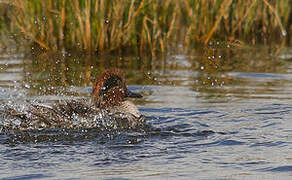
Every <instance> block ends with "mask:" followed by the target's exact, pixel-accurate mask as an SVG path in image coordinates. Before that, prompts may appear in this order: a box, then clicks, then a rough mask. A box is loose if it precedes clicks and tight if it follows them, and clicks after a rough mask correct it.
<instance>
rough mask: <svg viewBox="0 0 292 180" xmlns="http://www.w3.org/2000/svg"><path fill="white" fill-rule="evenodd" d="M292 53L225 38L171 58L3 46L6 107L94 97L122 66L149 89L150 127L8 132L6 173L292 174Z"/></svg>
mask: <svg viewBox="0 0 292 180" xmlns="http://www.w3.org/2000/svg"><path fill="white" fill-rule="evenodd" d="M291 56H292V50H291V49H289V48H287V49H280V50H278V49H271V48H266V47H232V46H230V47H220V46H215V45H210V46H209V47H207V48H202V49H197V50H196V51H195V52H189V53H175V54H169V55H167V56H165V57H164V58H161V59H151V58H147V57H146V58H145V57H144V58H141V57H131V56H122V57H121V56H114V55H108V56H102V57H93V56H92V57H84V56H76V55H73V54H69V53H65V54H57V53H47V54H41V55H39V56H34V57H27V56H25V55H24V54H21V53H19V54H15V53H5V54H2V55H0V102H1V107H3V106H4V105H7V104H10V105H18V106H20V107H21V106H25V103H26V101H37V102H41V103H44V104H51V103H54V102H55V101H56V100H59V99H79V98H82V99H89V98H90V97H89V96H90V91H91V88H90V87H91V83H92V82H93V81H94V79H95V76H96V75H98V74H100V73H101V72H102V71H103V70H104V69H107V68H109V67H113V66H114V67H119V68H120V69H122V70H123V71H124V72H125V74H126V79H127V82H128V84H129V85H130V86H129V88H130V89H131V90H135V91H139V92H141V93H143V94H144V98H143V100H138V101H135V103H136V104H137V105H138V107H139V110H140V111H141V112H142V114H144V115H145V116H146V117H147V119H148V122H149V126H146V127H144V128H143V129H140V130H135V131H125V132H110V133H109V132H106V133H101V132H99V131H97V130H96V129H94V128H93V129H74V130H73V129H66V130H65V129H51V130H48V129H43V130H41V131H35V130H31V131H12V132H8V133H3V132H2V133H1V134H0V154H1V156H0V172H1V175H0V177H1V178H10V179H25V178H27V179H34V178H35V179H41V178H43V179H51V178H53V179H64V178H77V179H96V178H100V179H115V178H118V179H123V178H129V179H145V178H146V179H191V178H193V177H196V178H198V179H275V178H278V177H284V179H287V178H289V176H291V175H292V174H291V163H292V157H291V147H292V138H291V137H292V136H291V135H292V134H291V133H292V130H291V128H290V127H292V126H291V125H292V124H291V121H290V119H291V115H292V106H291V102H292V101H291V100H292V99H291V92H292V91H291V90H292V89H291V87H292V76H291V72H292V71H291V67H292V64H291V60H292V59H291ZM121 59H123V61H121ZM1 122H4V120H3V119H2V121H1Z"/></svg>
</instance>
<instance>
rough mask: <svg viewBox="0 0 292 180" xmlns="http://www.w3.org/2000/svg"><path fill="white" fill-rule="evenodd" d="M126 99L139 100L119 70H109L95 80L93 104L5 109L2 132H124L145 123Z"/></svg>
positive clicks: (32, 105)
mask: <svg viewBox="0 0 292 180" xmlns="http://www.w3.org/2000/svg"><path fill="white" fill-rule="evenodd" d="M127 97H132V98H141V97H142V96H141V95H140V94H137V93H133V92H131V91H129V90H128V88H127V87H126V84H125V81H124V76H123V74H122V72H121V71H120V70H118V69H110V70H107V71H105V72H104V73H102V74H101V75H100V76H98V77H97V78H96V81H95V83H94V84H93V91H92V101H91V102H90V101H86V100H78V101H76V100H72V101H63V102H59V103H56V104H53V105H43V104H30V103H29V104H27V107H26V108H25V110H23V111H19V110H16V109H14V108H13V107H11V106H4V109H2V110H1V111H0V115H1V116H2V117H1V119H2V120H3V121H2V124H0V127H2V130H5V129H25V130H26V129H43V128H100V130H123V129H132V128H138V127H140V126H143V125H144V124H145V117H144V116H142V115H141V114H140V112H139V110H138V109H137V107H136V106H135V105H134V104H133V103H132V102H131V101H128V100H126V98H127Z"/></svg>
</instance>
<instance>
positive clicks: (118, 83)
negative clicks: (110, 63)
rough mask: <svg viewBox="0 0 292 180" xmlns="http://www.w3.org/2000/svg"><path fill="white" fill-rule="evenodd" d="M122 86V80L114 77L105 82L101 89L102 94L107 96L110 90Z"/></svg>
mask: <svg viewBox="0 0 292 180" xmlns="http://www.w3.org/2000/svg"><path fill="white" fill-rule="evenodd" d="M122 84H123V80H122V78H121V77H119V76H117V75H113V76H111V77H110V78H108V79H107V80H106V81H105V83H104V86H103V87H102V88H101V92H102V93H103V94H105V93H106V91H108V90H109V89H111V88H113V87H118V86H121V85H122Z"/></svg>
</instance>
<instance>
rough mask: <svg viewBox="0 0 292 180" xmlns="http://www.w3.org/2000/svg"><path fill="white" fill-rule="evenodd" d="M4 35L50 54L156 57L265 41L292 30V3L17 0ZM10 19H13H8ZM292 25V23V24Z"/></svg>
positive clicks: (10, 3)
mask: <svg viewBox="0 0 292 180" xmlns="http://www.w3.org/2000/svg"><path fill="white" fill-rule="evenodd" d="M0 4H1V5H3V4H4V5H5V4H6V5H7V6H9V8H7V9H8V10H5V11H4V10H2V11H1V12H0V13H3V12H5V18H3V17H2V18H0V24H2V25H1V26H0V33H1V34H4V33H5V32H6V33H7V32H9V33H16V34H18V35H21V36H23V37H25V39H28V40H30V41H28V42H29V43H31V42H33V43H34V44H38V46H40V47H41V48H43V49H45V50H70V49H71V50H78V51H84V52H87V53H88V54H90V53H94V52H98V53H100V54H102V53H105V52H111V51H130V52H135V53H140V54H145V52H150V53H151V54H152V55H153V56H155V55H156V54H157V52H159V53H164V52H165V51H166V49H167V48H168V47H169V46H176V45H177V44H182V45H184V47H185V48H186V49H187V48H191V47H193V45H194V44H197V43H205V44H207V43H208V42H209V41H210V40H211V39H213V38H218V39H221V40H234V39H241V40H245V41H250V42H254V43H257V42H264V41H263V39H265V40H266V41H272V40H273V39H279V38H278V37H279V36H285V35H286V34H287V32H286V29H288V28H290V27H291V19H292V18H291V6H292V2H290V1H287V0H271V1H267V0H237V1H232V0H211V1H202V0H185V1H175V0H164V1H160V0H139V1H138V0H112V1H109V0H97V1H93V0H42V1H39V0H25V1H24V0H13V1H3V2H2V3H0ZM8 19H9V20H8ZM289 21H290V22H289Z"/></svg>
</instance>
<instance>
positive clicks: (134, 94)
mask: <svg viewBox="0 0 292 180" xmlns="http://www.w3.org/2000/svg"><path fill="white" fill-rule="evenodd" d="M126 97H129V98H142V97H143V96H142V95H141V94H139V93H134V92H132V91H130V90H129V89H127V92H126Z"/></svg>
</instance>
